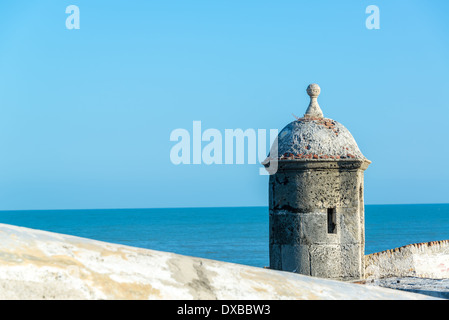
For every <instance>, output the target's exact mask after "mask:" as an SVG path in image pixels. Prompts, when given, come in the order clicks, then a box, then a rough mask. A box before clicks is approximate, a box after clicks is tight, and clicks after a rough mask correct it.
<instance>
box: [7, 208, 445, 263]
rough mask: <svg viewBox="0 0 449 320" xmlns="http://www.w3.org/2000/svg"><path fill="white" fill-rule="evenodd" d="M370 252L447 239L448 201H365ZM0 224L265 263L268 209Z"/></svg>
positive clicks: (53, 214)
mask: <svg viewBox="0 0 449 320" xmlns="http://www.w3.org/2000/svg"><path fill="white" fill-rule="evenodd" d="M365 220H366V221H365V222H366V225H365V227H366V235H365V236H366V248H365V252H366V253H367V254H368V253H373V252H378V251H382V250H386V249H392V248H396V247H400V246H403V245H407V244H410V243H417V242H427V241H435V240H445V239H449V204H426V205H367V206H366V207H365ZM0 223H6V224H12V225H18V226H23V227H28V228H34V229H41V230H47V231H52V232H57V233H64V234H70V235H75V236H79V237H86V238H91V239H96V240H101V241H107V242H113V243H120V244H125V245H129V246H135V247H142V248H148V249H154V250H162V251H169V252H175V253H179V254H184V255H190V256H196V257H203V258H208V259H215V260H221V261H228V262H235V263H241V264H246V265H252V266H257V267H263V266H268V264H269V263H268V208H266V207H242V208H181V209H116V210H49V211H45V210H40V211H0Z"/></svg>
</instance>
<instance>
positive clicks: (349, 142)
mask: <svg viewBox="0 0 449 320" xmlns="http://www.w3.org/2000/svg"><path fill="white" fill-rule="evenodd" d="M320 91H321V89H320V87H319V86H318V85H317V84H311V85H309V87H308V88H307V93H308V94H309V96H310V104H309V107H308V108H307V111H306V113H305V114H304V117H302V118H298V119H297V120H296V121H293V122H291V123H290V124H288V125H287V126H286V127H285V128H284V129H282V131H281V132H280V133H279V135H278V152H277V154H278V156H277V159H279V160H308V159H312V160H313V159H314V160H317V159H326V160H332V159H334V160H348V159H349V160H366V158H365V157H364V156H363V154H362V153H361V152H360V150H359V147H358V146H357V143H356V142H355V140H354V138H353V136H352V135H351V133H350V132H349V130H348V129H346V128H345V127H344V126H343V125H342V124H341V123H338V122H337V121H335V120H332V119H328V118H324V116H323V112H322V111H321V108H320V106H319V104H318V101H317V98H318V95H319V94H320ZM275 153H276V152H275V150H274V146H273V148H272V150H271V151H270V156H269V158H271V159H273V157H275V156H274V154H275Z"/></svg>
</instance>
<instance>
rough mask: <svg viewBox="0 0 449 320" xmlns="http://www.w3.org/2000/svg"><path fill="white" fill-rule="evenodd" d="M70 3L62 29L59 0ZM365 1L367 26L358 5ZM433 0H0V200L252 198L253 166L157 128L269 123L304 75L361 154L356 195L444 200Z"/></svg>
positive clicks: (295, 109)
mask: <svg viewBox="0 0 449 320" xmlns="http://www.w3.org/2000/svg"><path fill="white" fill-rule="evenodd" d="M71 4H74V5H77V6H78V7H79V9H80V26H81V27H80V29H79V30H68V29H66V27H65V20H66V18H67V17H68V15H67V14H66V13H65V8H66V7H67V6H68V5H71ZM372 4H373V5H377V6H378V7H379V9H380V26H381V28H380V29H379V30H368V29H367V28H366V27H365V19H366V18H367V17H368V15H367V14H366V13H365V9H366V7H367V6H368V5H372ZM448 12H449V2H448V1H445V0H441V1H438V0H433V1H424V0H420V1H417V0H403V1H401V0H389V1H384V0H372V1H331V0H328V1H324V0H321V1H299V0H294V1H288V0H279V1H266V0H257V1H256V0H240V1H234V0H230V1H222V0H214V1H211V0H189V1H181V0H177V1H175V0H165V1H156V0H150V1H143V0H140V1H139V0H135V1H100V0H99V1H85V0H72V1H60V0H53V1H44V0H39V1H13V0H4V1H1V2H0V151H1V157H0V168H1V170H0V210H20V209H78V208H150V207H183V206H188V207H197V206H262V205H267V201H268V178H267V177H266V176H260V175H259V166H257V165H249V164H244V165H209V166H208V165H205V164H202V165H179V166H175V165H174V164H172V163H171V161H170V149H171V148H172V147H173V145H174V144H175V143H174V142H171V141H170V133H171V132H172V131H173V130H175V129H177V128H185V129H187V130H189V131H190V132H191V131H192V123H193V121H201V123H202V127H203V129H207V128H215V129H218V130H220V131H221V132H224V130H225V129H235V128H242V129H247V128H254V129H267V130H268V129H272V128H276V129H279V130H281V129H282V128H283V127H284V126H285V125H287V124H288V123H289V122H290V121H292V120H294V118H293V116H292V113H293V114H295V115H299V116H300V115H302V114H304V112H305V109H306V108H307V105H308V96H307V94H306V92H305V89H306V87H307V85H308V84H309V83H318V84H319V85H320V86H321V89H322V93H321V95H320V97H319V103H320V105H321V108H322V110H323V112H324V115H325V116H326V117H330V118H332V119H335V120H337V121H339V122H341V123H342V124H344V125H345V126H346V127H347V128H348V129H349V130H350V131H351V133H352V134H353V135H354V137H355V139H356V141H357V142H358V144H359V147H360V149H361V150H362V152H363V153H364V155H365V156H366V157H367V158H368V159H370V160H372V161H373V163H372V165H371V166H370V168H369V169H368V170H367V171H366V174H365V200H366V203H367V204H390V203H447V202H449V183H448V181H449V168H448V166H447V164H448V161H449V160H448V159H449V150H448V138H449V134H448V129H447V128H448V126H449V102H448V98H447V94H448V92H449V77H448V74H449V72H448V71H449V59H448V58H449V36H448V35H449V23H448V19H447V14H448Z"/></svg>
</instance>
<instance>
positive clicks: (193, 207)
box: [0, 202, 449, 213]
mask: <svg viewBox="0 0 449 320" xmlns="http://www.w3.org/2000/svg"><path fill="white" fill-rule="evenodd" d="M421 205H422V206H425V205H449V203H445V202H441V203H440V202H432V203H372V204H365V206H421ZM227 208H230V209H232V208H268V205H265V206H261V205H259V206H257V205H251V206H186V207H147V208H145V207H121V208H68V209H67V208H60V209H0V213H1V212H12V211H95V210H163V209H167V210H175V209H227Z"/></svg>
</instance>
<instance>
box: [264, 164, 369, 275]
mask: <svg viewBox="0 0 449 320" xmlns="http://www.w3.org/2000/svg"><path fill="white" fill-rule="evenodd" d="M367 165H368V164H367V163H365V162H364V161H346V162H344V161H313V160H312V161H307V162H305V161H280V162H279V168H278V172H277V173H276V174H275V175H272V176H271V177H270V186H269V190H270V192H269V194H270V196H269V198H270V200H269V208H270V244H269V245H270V268H272V269H276V270H284V271H292V272H297V273H301V274H305V275H312V276H316V277H322V278H330V279H339V280H355V279H362V278H363V277H364V270H365V266H364V246H365V243H364V238H365V237H364V206H363V170H364V169H365V168H366V166H367ZM330 209H332V210H335V211H334V212H335V221H334V222H335V229H334V231H332V232H329V225H328V210H330Z"/></svg>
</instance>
